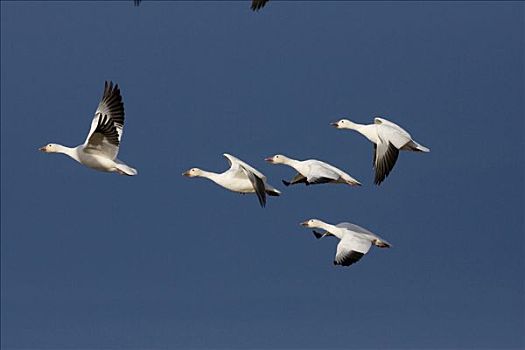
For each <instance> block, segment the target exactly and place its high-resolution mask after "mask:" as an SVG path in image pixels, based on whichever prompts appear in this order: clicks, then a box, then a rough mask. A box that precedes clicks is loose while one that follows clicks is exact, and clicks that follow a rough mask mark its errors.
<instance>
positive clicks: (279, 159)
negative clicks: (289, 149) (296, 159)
mask: <svg viewBox="0 0 525 350" xmlns="http://www.w3.org/2000/svg"><path fill="white" fill-rule="evenodd" d="M289 159H290V158H288V157H287V156H283V155H282V154H276V155H275V156H273V157H268V158H264V160H265V161H267V162H269V163H272V164H284V163H286V162H287V161H288V160H289Z"/></svg>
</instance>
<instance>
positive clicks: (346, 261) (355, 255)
mask: <svg viewBox="0 0 525 350" xmlns="http://www.w3.org/2000/svg"><path fill="white" fill-rule="evenodd" d="M363 255H364V254H363V253H359V252H355V251H353V250H351V251H349V252H347V253H345V254H341V255H338V256H336V257H335V260H334V265H341V266H350V265H352V264H355V263H356V262H358V261H359V260H361V258H362V257H363Z"/></svg>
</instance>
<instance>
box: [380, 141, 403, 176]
mask: <svg viewBox="0 0 525 350" xmlns="http://www.w3.org/2000/svg"><path fill="white" fill-rule="evenodd" d="M374 150H375V152H374V153H375V154H374V160H375V161H374V167H375V169H376V171H375V178H374V184H376V185H379V184H380V183H381V182H383V180H384V179H385V178H386V177H387V176H388V174H390V172H391V171H392V169H393V168H394V165H395V164H396V161H397V157H398V156H399V150H398V149H397V148H396V146H394V145H393V144H392V143H390V142H389V143H388V149H387V150H386V152H385V154H384V155H383V157H382V158H381V159H377V146H376V145H375V144H374Z"/></svg>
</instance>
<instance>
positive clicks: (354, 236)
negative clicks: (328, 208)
mask: <svg viewBox="0 0 525 350" xmlns="http://www.w3.org/2000/svg"><path fill="white" fill-rule="evenodd" d="M301 225H302V226H306V227H310V228H320V229H323V230H325V231H326V232H324V233H319V232H316V231H315V230H314V231H313V232H314V235H315V237H316V238H317V239H320V238H323V237H324V236H330V235H332V236H336V237H337V238H339V239H340V241H339V244H338V245H337V252H336V254H335V259H334V265H342V266H349V265H352V264H353V263H356V262H358V261H359V260H360V259H361V258H362V257H363V255H365V254H366V253H368V251H369V250H370V247H371V246H372V244H373V245H375V246H377V247H380V248H390V243H388V242H387V241H385V240H384V239H382V238H380V237H379V236H377V235H375V234H374V233H372V232H370V231H368V230H366V229H364V228H362V227H360V226H357V225H354V224H351V223H349V222H341V223H339V224H337V225H335V226H334V225H330V224H327V223H325V222H323V221H321V220H318V219H310V220H307V221H305V222H301Z"/></svg>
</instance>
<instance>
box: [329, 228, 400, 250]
mask: <svg viewBox="0 0 525 350" xmlns="http://www.w3.org/2000/svg"><path fill="white" fill-rule="evenodd" d="M335 226H336V227H340V228H344V229H347V230H349V231H352V232H353V233H355V234H356V235H357V236H359V237H361V238H363V239H367V240H370V241H371V242H372V243H374V244H375V245H377V246H379V247H383V248H385V247H390V243H388V242H387V241H385V240H384V239H383V238H381V237H379V236H378V235H376V234H375V233H373V232H371V231H369V230H367V229H366V228H363V227H361V226H358V225H356V224H352V223H350V222H341V223H339V224H337V225H335Z"/></svg>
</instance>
